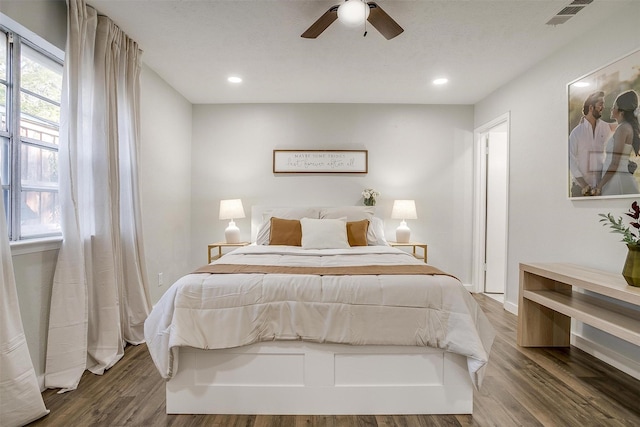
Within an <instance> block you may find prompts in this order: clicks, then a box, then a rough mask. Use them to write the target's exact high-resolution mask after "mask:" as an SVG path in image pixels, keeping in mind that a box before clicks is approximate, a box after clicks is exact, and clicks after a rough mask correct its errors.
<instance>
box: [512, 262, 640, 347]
mask: <svg viewBox="0 0 640 427" xmlns="http://www.w3.org/2000/svg"><path fill="white" fill-rule="evenodd" d="M573 288H581V289H584V290H585V291H589V292H591V293H593V294H599V295H604V296H606V297H609V299H613V300H620V301H625V302H628V303H631V304H633V305H637V306H639V307H640V288H636V287H633V286H629V285H627V282H626V281H625V280H624V278H623V277H622V274H615V273H609V272H605V271H600V270H596V269H592V268H588V267H582V266H579V265H575V264H564V263H530V264H523V263H521V264H520V295H519V302H518V345H520V346H523V347H567V346H569V341H570V334H571V318H574V319H576V320H579V321H580V322H583V323H586V324H588V325H591V326H593V327H594V328H597V329H600V330H603V331H605V332H607V333H609V334H611V335H614V336H616V337H618V338H621V339H623V340H626V341H629V342H631V343H633V344H635V345H640V311H638V310H634V309H631V308H627V307H623V306H621V305H619V304H615V303H614V302H611V301H606V300H605V299H603V298H598V297H595V296H593V295H589V294H588V293H580V292H576V291H575V290H574V289H573Z"/></svg>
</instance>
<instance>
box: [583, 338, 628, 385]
mask: <svg viewBox="0 0 640 427" xmlns="http://www.w3.org/2000/svg"><path fill="white" fill-rule="evenodd" d="M571 345H574V346H576V347H577V348H579V349H580V350H582V351H584V352H585V353H588V354H590V355H592V356H593V357H595V358H597V359H600V360H602V361H603V362H605V363H607V364H609V365H611V366H613V367H614V368H616V369H619V370H621V371H622V372H624V373H625V374H628V375H631V376H632V377H633V378H635V379H637V380H640V362H638V361H635V360H631V359H629V358H627V357H625V356H623V355H621V354H619V353H616V352H615V351H612V350H611V349H609V348H607V347H604V346H602V345H600V344H598V343H596V342H594V341H591V340H589V339H587V338H584V337H582V336H580V335H576V334H574V333H572V334H571Z"/></svg>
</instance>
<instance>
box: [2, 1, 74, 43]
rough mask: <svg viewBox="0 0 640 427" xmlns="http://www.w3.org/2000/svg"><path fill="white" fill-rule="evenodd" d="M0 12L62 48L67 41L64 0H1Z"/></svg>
mask: <svg viewBox="0 0 640 427" xmlns="http://www.w3.org/2000/svg"><path fill="white" fill-rule="evenodd" d="M0 12H2V13H3V14H5V15H7V16H8V17H9V18H11V19H13V20H14V21H16V22H19V23H20V24H21V25H23V26H25V27H26V28H28V29H29V30H31V31H33V32H34V33H36V34H38V35H39V36H40V37H42V38H44V39H45V40H47V41H48V42H49V43H51V44H53V45H54V46H56V47H57V48H58V49H62V50H64V45H65V43H66V41H67V3H66V1H65V0H28V1H25V0H2V1H0Z"/></svg>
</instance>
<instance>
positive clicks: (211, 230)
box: [191, 104, 473, 283]
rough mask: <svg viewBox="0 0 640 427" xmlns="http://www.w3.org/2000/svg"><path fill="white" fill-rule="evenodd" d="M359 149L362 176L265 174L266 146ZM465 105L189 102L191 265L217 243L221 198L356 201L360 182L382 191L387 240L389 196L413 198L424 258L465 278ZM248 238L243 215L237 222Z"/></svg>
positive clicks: (391, 229)
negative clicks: (363, 156) (364, 154)
mask: <svg viewBox="0 0 640 427" xmlns="http://www.w3.org/2000/svg"><path fill="white" fill-rule="evenodd" d="M287 148H289V149H366V150H368V152H369V173H368V174H366V175H348V174H344V175H320V174H318V175H315V174H314V175H306V174H295V175H292V174H289V175H274V174H273V173H272V153H273V150H274V149H287ZM472 151H473V108H472V107H471V106H429V105H363V104H338V105H336V104H248V105H247V104H238V105H196V106H194V111H193V151H192V165H193V175H192V186H191V188H192V228H191V230H192V246H191V248H192V249H191V250H192V252H191V255H192V261H193V267H196V266H199V265H202V264H205V263H206V261H207V260H206V247H207V243H213V242H217V241H221V240H224V229H225V227H226V226H227V221H220V220H219V219H218V209H219V202H220V200H221V199H227V198H241V199H242V201H243V204H244V207H245V211H246V214H247V216H249V215H250V212H251V205H272V206H273V205H278V206H296V205H298V206H299V205H316V206H339V205H361V204H362V200H361V195H360V194H361V192H362V190H363V189H364V188H374V189H376V190H378V191H380V192H381V193H382V195H381V197H380V198H379V199H378V205H377V212H378V215H379V216H380V217H382V218H383V219H385V223H386V232H387V238H388V239H389V240H395V228H396V227H397V226H398V224H399V221H396V220H391V219H389V217H390V214H391V206H392V204H393V200H394V199H415V200H416V206H417V210H418V219H417V220H410V221H408V225H409V227H410V228H411V230H412V240H419V241H424V242H427V243H428V244H429V261H430V262H431V263H433V264H435V265H437V266H439V267H440V268H442V269H444V270H446V271H448V272H450V273H452V274H455V275H457V276H458V277H459V278H460V279H461V280H462V281H463V282H465V283H469V282H470V278H471V261H470V259H471V219H472V217H471V203H472V179H473V171H472V165H473V155H472ZM236 223H237V224H238V226H239V227H240V229H241V232H242V235H243V239H246V240H249V239H250V220H249V218H245V219H241V220H237V221H236Z"/></svg>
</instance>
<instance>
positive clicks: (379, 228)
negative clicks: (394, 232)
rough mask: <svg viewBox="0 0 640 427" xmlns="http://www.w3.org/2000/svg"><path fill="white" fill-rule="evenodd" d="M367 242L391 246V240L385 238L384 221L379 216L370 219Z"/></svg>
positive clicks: (371, 244)
mask: <svg viewBox="0 0 640 427" xmlns="http://www.w3.org/2000/svg"><path fill="white" fill-rule="evenodd" d="M367 244H368V245H369V246H389V242H387V239H385V238H384V221H382V219H380V218H378V217H377V216H374V217H372V218H371V219H370V220H369V229H368V230H367Z"/></svg>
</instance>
